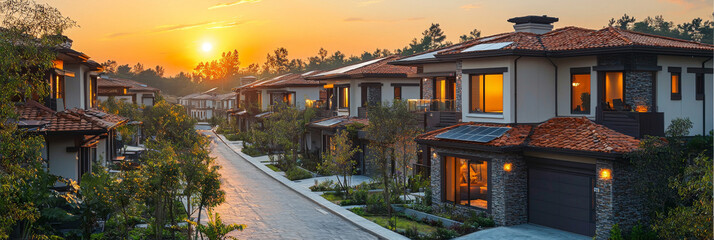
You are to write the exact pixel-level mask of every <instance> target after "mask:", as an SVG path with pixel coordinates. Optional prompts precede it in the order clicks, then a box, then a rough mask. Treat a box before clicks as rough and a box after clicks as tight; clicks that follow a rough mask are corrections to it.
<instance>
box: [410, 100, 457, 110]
mask: <svg viewBox="0 0 714 240" xmlns="http://www.w3.org/2000/svg"><path fill="white" fill-rule="evenodd" d="M407 104H408V105H409V111H415V112H429V111H436V112H454V111H456V104H455V101H454V99H408V100H407Z"/></svg>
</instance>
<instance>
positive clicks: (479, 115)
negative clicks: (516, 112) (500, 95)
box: [466, 113, 503, 119]
mask: <svg viewBox="0 0 714 240" xmlns="http://www.w3.org/2000/svg"><path fill="white" fill-rule="evenodd" d="M466 117H470V118H494V119H503V114H502V113H467V114H466Z"/></svg>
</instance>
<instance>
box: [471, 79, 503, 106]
mask: <svg viewBox="0 0 714 240" xmlns="http://www.w3.org/2000/svg"><path fill="white" fill-rule="evenodd" d="M499 74H500V75H501V81H502V82H501V86H502V87H501V92H502V93H501V95H502V98H501V105H502V107H501V108H502V109H501V112H486V111H481V112H479V111H472V110H471V108H472V106H473V101H474V99H473V94H472V93H471V90H472V89H473V87H472V84H473V77H474V76H484V86H485V85H486V84H485V81H486V76H487V75H499ZM468 76H469V79H468V90H469V91H468V95H469V105H468V107H469V113H472V114H473V113H475V114H491V115H503V112H504V111H505V108H506V105H505V104H504V102H505V101H504V99H505V97H506V94H504V93H503V91H504V90H505V86H504V85H505V80H504V77H505V74H503V73H483V74H469V75H468ZM480 89H481V92H480V96H481V97H482V99H481V101H483V106H484V109H485V108H486V100H485V98H486V94H485V91H486V88H485V87H482V88H480Z"/></svg>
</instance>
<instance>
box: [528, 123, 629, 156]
mask: <svg viewBox="0 0 714 240" xmlns="http://www.w3.org/2000/svg"><path fill="white" fill-rule="evenodd" d="M639 144H640V141H639V140H637V139H635V138H634V137H631V136H628V135H625V134H622V133H619V132H617V131H615V130H612V129H609V128H607V127H605V126H603V125H600V124H596V123H594V122H592V121H590V119H587V118H585V117H581V118H575V117H560V118H552V119H550V120H548V121H546V122H544V123H541V124H540V125H538V127H536V128H535V130H534V131H533V134H532V135H531V136H530V141H529V143H528V146H532V147H543V148H559V149H567V150H577V151H589V152H604V153H625V152H632V151H634V150H636V149H638V148H639Z"/></svg>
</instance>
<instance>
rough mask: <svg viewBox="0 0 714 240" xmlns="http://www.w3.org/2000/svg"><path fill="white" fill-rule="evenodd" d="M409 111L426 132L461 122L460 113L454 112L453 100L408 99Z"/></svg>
mask: <svg viewBox="0 0 714 240" xmlns="http://www.w3.org/2000/svg"><path fill="white" fill-rule="evenodd" d="M407 104H408V108H409V111H412V112H414V113H415V114H416V115H417V119H418V120H419V124H420V125H421V126H423V127H424V129H426V130H434V129H438V128H443V127H448V126H451V125H454V124H457V123H459V122H461V112H457V111H456V104H455V101H454V100H453V99H409V100H407Z"/></svg>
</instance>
